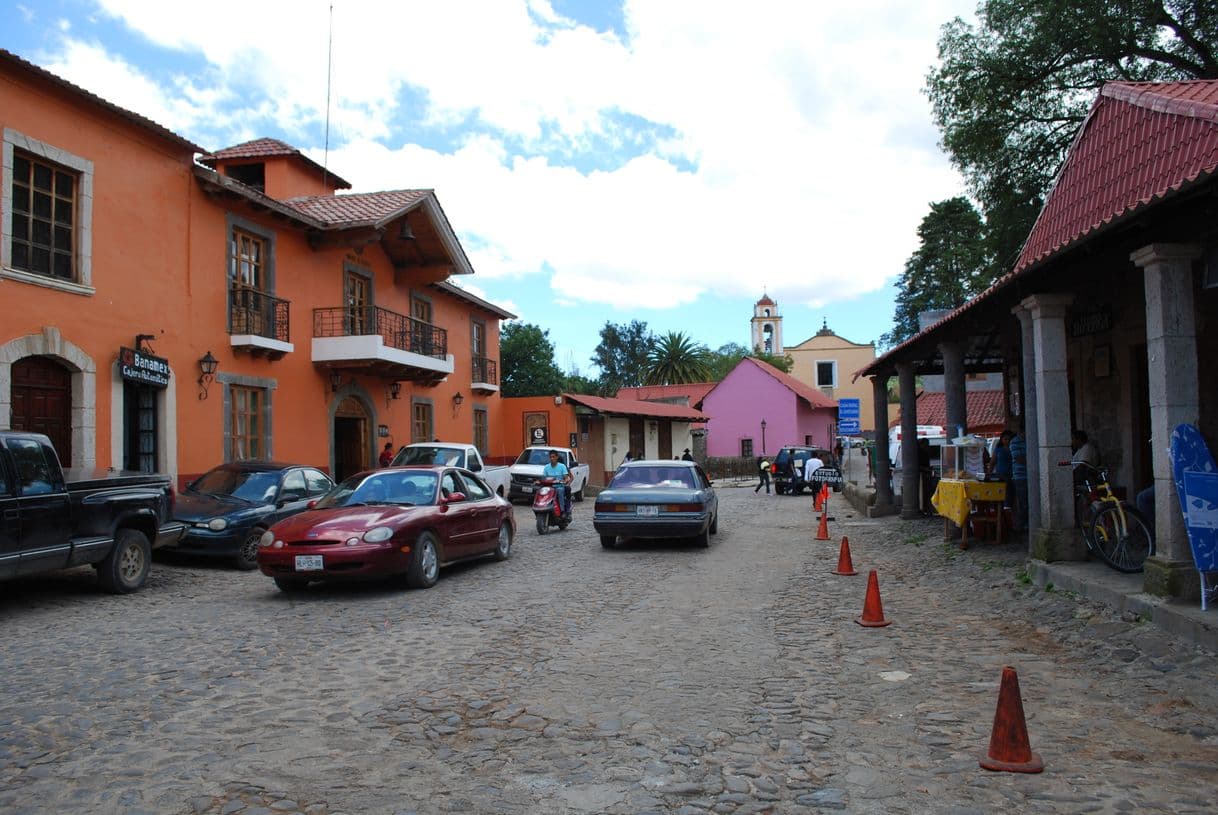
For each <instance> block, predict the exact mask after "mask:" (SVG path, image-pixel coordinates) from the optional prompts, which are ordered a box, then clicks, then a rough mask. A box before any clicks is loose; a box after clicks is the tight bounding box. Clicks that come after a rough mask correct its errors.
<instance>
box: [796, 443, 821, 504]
mask: <svg viewBox="0 0 1218 815" xmlns="http://www.w3.org/2000/svg"><path fill="white" fill-rule="evenodd" d="M824 466H825V462H824V461H822V460H821V459H820V458H818V457H817V456H816V454H815V453H813V454H812V455H810V456H809V457H808V460H807V461H805V462H804V483H805V484H807V485H808V489H810V490H812V494H813V495H816V493H818V492H820V482H819V481H817V480H815V479H814V478H813V477H812V476H813V475H814V474H815V473H816V471H817V470H819V469H820V468H821V467H824ZM791 482H792V484H794V482H795V479H791Z"/></svg>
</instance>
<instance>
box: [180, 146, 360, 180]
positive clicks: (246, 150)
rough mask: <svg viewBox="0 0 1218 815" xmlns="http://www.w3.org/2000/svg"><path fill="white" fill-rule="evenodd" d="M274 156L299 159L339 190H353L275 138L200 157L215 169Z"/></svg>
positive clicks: (328, 169)
mask: <svg viewBox="0 0 1218 815" xmlns="http://www.w3.org/2000/svg"><path fill="white" fill-rule="evenodd" d="M260 147H268V148H270V149H259V148H260ZM272 156H287V157H289V158H297V159H299V160H300V161H301V163H303V164H304V165H305V166H306V167H309V168H310V169H312V170H313V171H314V172H317V173H320V174H322V175H324V176H328V177H329V178H330V179H332V180H333V182H334V186H335V187H336V188H338V189H348V190H349V189H351V182H350V181H347V180H346V179H345V178H343V177H342V176H340V175H339V174H338V173H336V172H334V171H333V170H331V169H330V168H328V167H323V166H322V165H320V164H318V163H317V162H316V161H314V160H313V159H311V158H309V157H308V156H306V155H305V154H304V153H303V152H302V151H301V150H300V148H299V147H296V146H294V145H291V144H289V143H287V142H285V141H283V140H282V139H276V138H274V137H273V136H259V137H258V138H256V139H249V140H248V141H243V142H241V143H240V144H234V145H231V146H229V147H222V148H220V149H219V150H216V151H214V152H211V153H207V154H205V155H203V156H200V157H199V162H200V163H202V164H205V165H207V166H208V167H215V165H216V163H217V162H219V161H224V160H227V159H243V158H266V157H272Z"/></svg>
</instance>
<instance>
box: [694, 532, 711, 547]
mask: <svg viewBox="0 0 1218 815" xmlns="http://www.w3.org/2000/svg"><path fill="white" fill-rule="evenodd" d="M694 543H696V544H697V545H698V546H699V547H700V548H702V549H706V548H707V547H709V546H710V526H707V527H706V529H703V530H702V531H701V532H699V533H698V535H697V536H696V537H695V538H694Z"/></svg>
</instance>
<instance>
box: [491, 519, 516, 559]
mask: <svg viewBox="0 0 1218 815" xmlns="http://www.w3.org/2000/svg"><path fill="white" fill-rule="evenodd" d="M511 554H512V525H511V524H508V523H505V524H504V525H503V526H501V527H499V545H498V546H496V547H495V560H507V559H508V556H509V555H511Z"/></svg>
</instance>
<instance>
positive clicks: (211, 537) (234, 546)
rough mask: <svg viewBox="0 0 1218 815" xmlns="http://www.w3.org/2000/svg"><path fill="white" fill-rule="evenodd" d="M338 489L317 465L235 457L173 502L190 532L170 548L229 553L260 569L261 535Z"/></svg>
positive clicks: (176, 515) (241, 565)
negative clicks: (248, 459)
mask: <svg viewBox="0 0 1218 815" xmlns="http://www.w3.org/2000/svg"><path fill="white" fill-rule="evenodd" d="M333 488H334V482H333V481H332V480H331V479H330V476H328V475H326V474H325V473H323V472H322V471H321V470H318V469H317V468H315V467H306V466H304V465H302V464H286V463H284V462H281V461H234V462H231V463H229V464H221V465H220V466H219V467H213V468H212V469H210V470H208V471H207V472H206V473H204V474H203V475H201V476H199V477H198V478H197V479H196V480H194V481H193V482H191V483H190V485H188V486H187V487H186V489H185V490H184V491H183V492H182V494H181V495H179V496H178V498H177V500H176V501H175V502H174V507H173V517H174V520H177V521H182V522H183V523H185V524H186V534H185V535H184V536H183V537H182V539H181V540H179V541H178V542H177V544H175V545H174V546H172V547H171V548H173V549H176V550H177V551H179V552H189V553H191V554H196V555H208V556H215V557H225V558H229V559H231V560H232V562H233V564H234V565H235V566H236V567H237V568H238V569H256V568H258V539H259V538H261V537H262V533H263V532H265V531H266V530H267V529H268V528H269V527H270V526H271V524H273V523H275V522H276V521H281V520H283V519H284V518H287V517H289V516H291V515H295V514H296V513H298V512H303V511H304V510H306V509H308V506H309V502H310V501H312V500H314V499H317V498H320V497H321V496H323V495H325V494H326V493H327V492H329V491H330V490H331V489H333Z"/></svg>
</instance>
